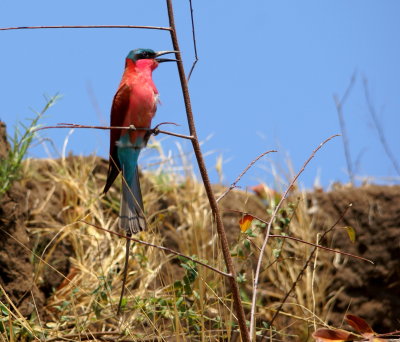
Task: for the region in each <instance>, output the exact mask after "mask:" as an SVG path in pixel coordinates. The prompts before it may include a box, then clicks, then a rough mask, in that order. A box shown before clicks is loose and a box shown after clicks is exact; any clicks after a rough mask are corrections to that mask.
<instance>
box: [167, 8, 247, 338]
mask: <svg viewBox="0 0 400 342" xmlns="http://www.w3.org/2000/svg"><path fill="white" fill-rule="evenodd" d="M167 8H168V18H169V24H170V27H171V31H170V34H171V40H172V45H173V47H174V50H175V51H178V52H177V53H176V59H177V60H178V62H177V66H178V72H179V78H180V82H181V87H182V94H183V99H184V102H185V108H186V116H187V121H188V125H189V131H190V135H191V136H192V137H193V139H192V140H191V141H192V145H193V150H194V153H195V156H196V160H197V164H198V166H199V170H200V174H201V178H202V180H203V184H204V188H205V190H206V193H207V197H208V201H209V202H210V207H211V210H212V212H213V214H214V218H215V222H216V225H217V232H218V236H219V238H220V241H221V247H222V253H223V255H224V259H225V264H226V268H227V270H228V273H230V274H231V275H232V277H231V278H229V283H230V287H231V291H232V297H233V301H234V306H235V310H236V316H237V319H238V324H239V328H240V333H241V335H242V340H243V341H245V342H250V335H249V331H248V329H247V327H246V317H245V315H244V310H243V304H242V301H241V299H240V293H239V286H238V284H237V282H236V271H235V268H234V267H233V261H232V257H231V254H230V250H229V244H228V239H227V237H226V233H225V228H224V225H223V222H222V217H221V213H220V210H219V208H218V203H217V201H216V199H215V196H214V193H213V190H212V188H211V183H210V179H209V177H208V173H207V169H206V166H205V163H204V159H203V155H202V153H201V149H200V143H199V140H198V138H197V133H196V127H195V123H194V118H193V112H192V106H191V103H190V95H189V87H188V83H187V79H186V76H185V69H184V67H183V63H182V57H181V53H180V49H179V43H178V37H177V34H176V27H175V19H174V12H173V7H172V0H167Z"/></svg>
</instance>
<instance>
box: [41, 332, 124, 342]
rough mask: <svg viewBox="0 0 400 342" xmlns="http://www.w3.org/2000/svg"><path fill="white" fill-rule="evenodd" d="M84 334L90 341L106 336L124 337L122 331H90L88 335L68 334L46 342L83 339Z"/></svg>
mask: <svg viewBox="0 0 400 342" xmlns="http://www.w3.org/2000/svg"><path fill="white" fill-rule="evenodd" d="M83 334H87V336H88V337H90V339H95V338H96V337H101V336H106V335H122V333H121V332H120V331H89V332H87V333H84V332H83V333H80V334H67V335H64V336H59V337H53V338H49V339H48V340H46V342H52V341H57V340H60V339H69V338H75V337H81V336H82V335H83Z"/></svg>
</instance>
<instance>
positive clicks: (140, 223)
mask: <svg viewBox="0 0 400 342" xmlns="http://www.w3.org/2000/svg"><path fill="white" fill-rule="evenodd" d="M122 174H123V175H124V177H123V179H122V197H121V210H120V214H119V227H120V228H121V229H124V230H125V231H126V232H130V233H132V234H136V233H138V232H139V231H141V230H144V229H146V219H145V217H144V210H143V200H142V192H141V190H140V183H139V172H138V168H137V167H136V168H135V173H134V174H133V176H132V175H131V177H125V172H124V170H122Z"/></svg>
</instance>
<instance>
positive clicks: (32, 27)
mask: <svg viewBox="0 0 400 342" xmlns="http://www.w3.org/2000/svg"><path fill="white" fill-rule="evenodd" d="M76 28H77V29H91V28H106V29H113V28H119V29H121V28H122V29H148V30H161V31H171V28H170V27H162V26H138V25H63V26H15V27H0V31H11V30H37V29H76Z"/></svg>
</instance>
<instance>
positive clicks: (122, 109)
mask: <svg viewBox="0 0 400 342" xmlns="http://www.w3.org/2000/svg"><path fill="white" fill-rule="evenodd" d="M130 94H131V89H130V87H129V86H128V85H126V84H123V85H121V86H120V87H119V89H118V91H117V93H116V94H115V96H114V100H113V104H112V107H111V126H117V127H118V126H119V127H121V126H123V123H124V118H125V115H126V113H127V112H128V108H129V97H130ZM120 136H121V130H120V129H112V130H110V155H109V158H110V159H109V163H108V175H107V182H106V186H105V187H104V193H106V192H107V191H108V189H110V187H111V185H112V183H114V180H115V178H117V176H118V174H119V172H120V171H121V165H120V163H119V160H118V152H117V145H116V143H117V141H118V140H119V138H120Z"/></svg>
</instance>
